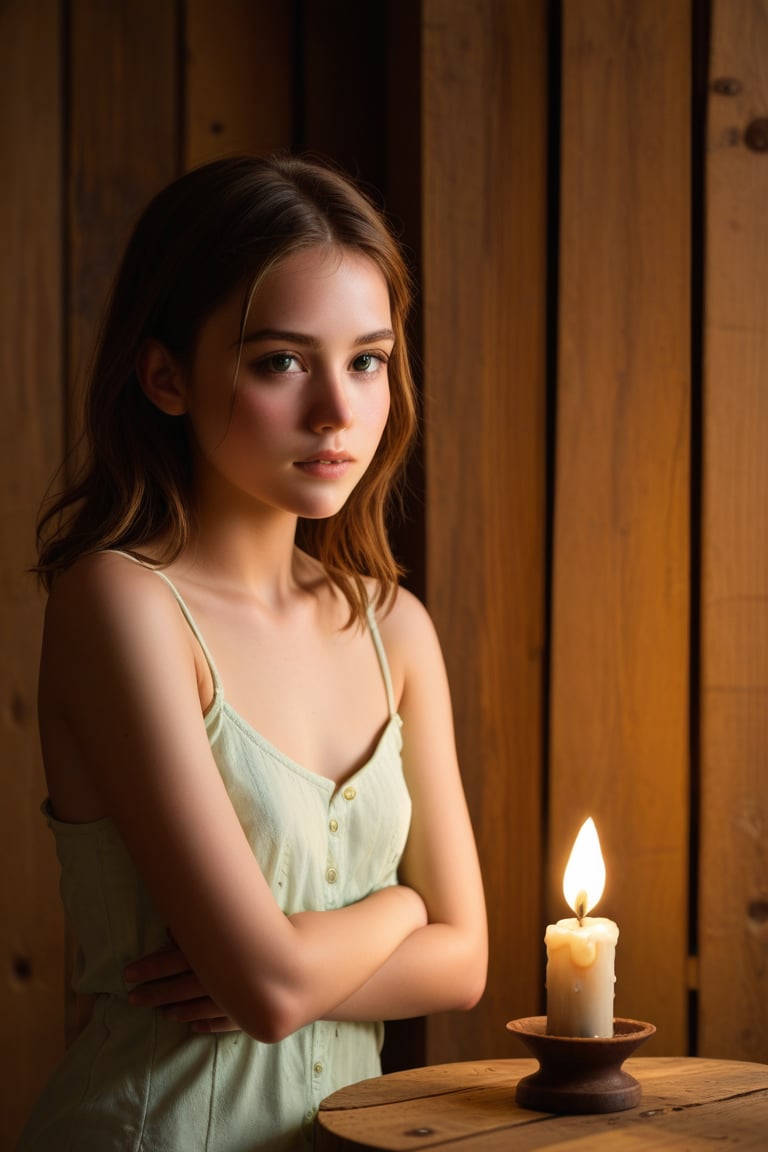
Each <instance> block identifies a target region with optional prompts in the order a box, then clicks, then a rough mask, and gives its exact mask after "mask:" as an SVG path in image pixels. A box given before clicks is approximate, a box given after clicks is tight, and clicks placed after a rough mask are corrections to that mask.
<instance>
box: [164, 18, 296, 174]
mask: <svg viewBox="0 0 768 1152" xmlns="http://www.w3.org/2000/svg"><path fill="white" fill-rule="evenodd" d="M294 9H295V5H292V4H286V3H285V0H259V3H258V4H254V3H253V0H218V2H217V3H216V4H211V3H210V0H187V3H186V5H185V45H186V57H185V62H186V71H185V84H184V91H185V97H186V122H185V133H184V166H185V167H186V168H194V167H195V166H196V165H198V164H203V163H205V162H206V161H208V160H213V159H215V158H216V157H217V156H224V155H229V154H234V153H240V152H245V153H255V154H268V153H270V152H275V151H279V150H280V149H286V148H289V147H290V146H291V143H292V140H293V103H294V101H293V93H294V88H295V71H294V68H295V64H294V60H293V51H294V36H295V29H294Z"/></svg>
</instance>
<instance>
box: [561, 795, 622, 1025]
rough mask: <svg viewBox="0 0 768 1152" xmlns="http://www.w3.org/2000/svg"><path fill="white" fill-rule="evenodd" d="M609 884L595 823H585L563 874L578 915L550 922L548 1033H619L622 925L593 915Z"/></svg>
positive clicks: (568, 898) (566, 890)
mask: <svg viewBox="0 0 768 1152" xmlns="http://www.w3.org/2000/svg"><path fill="white" fill-rule="evenodd" d="M604 887H605V864H604V863H603V856H602V853H601V851H600V841H599V839H598V835H597V829H596V828H595V823H594V821H593V819H592V817H591V816H590V818H589V819H588V820H586V821H585V822H584V824H583V825H582V827H581V829H580V831H579V834H578V836H577V837H576V840H575V842H574V845H573V849H572V850H571V855H570V858H569V860H568V864H567V867H566V869H565V875H564V877H563V892H564V894H565V899H566V901H567V902H568V904H569V905H570V906H571V908H573V910H574V912H575V913H576V916H575V917H574V918H572V919H569V920H558V921H557V923H556V924H549V925H548V926H547V931H546V934H545V936H544V942H545V944H546V946H547V1033H548V1034H549V1035H550V1036H613V994H614V984H615V982H616V977H615V976H614V971H613V962H614V956H615V952H616V941H617V940H618V938H619V929H618V928H617V926H616V925H615V924H614V922H613V920H606V919H604V918H602V917H591V916H588V915H587V913H588V912H589V911H590V910H591V909H592V908H594V906H595V904H597V902H598V900H599V899H600V897H601V896H602V894H603V888H604Z"/></svg>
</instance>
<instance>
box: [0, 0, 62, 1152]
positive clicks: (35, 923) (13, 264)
mask: <svg viewBox="0 0 768 1152" xmlns="http://www.w3.org/2000/svg"><path fill="white" fill-rule="evenodd" d="M59 35H60V17H59V11H58V5H57V3H56V2H55V0H11V2H10V3H6V4H3V5H1V6H0V221H2V223H1V224H0V477H2V491H3V499H2V509H1V511H0V745H1V746H2V753H0V772H1V773H2V803H1V804H0V824H1V827H0V876H2V881H1V882H0V884H1V886H0V956H1V957H2V975H1V976H0V1020H2V1026H3V1036H4V1043H3V1055H2V1057H0V1144H3V1142H4V1141H5V1140H6V1139H8V1140H11V1139H12V1137H13V1136H14V1134H15V1132H16V1130H17V1128H18V1126H19V1124H20V1122H21V1118H22V1116H23V1115H24V1112H25V1111H26V1108H27V1106H28V1103H29V1099H30V1084H37V1083H39V1081H40V1078H41V1077H42V1076H44V1075H46V1074H47V1072H48V1071H49V1070H50V1069H51V1068H52V1067H53V1065H54V1063H55V1061H56V1059H57V1057H58V1055H59V1053H60V1051H61V1049H62V1041H63V1019H64V946H63V923H62V914H61V911H60V909H59V905H58V898H57V882H58V879H57V878H58V866H57V864H56V859H55V854H54V851H53V844H52V842H51V838H50V835H49V833H48V831H47V829H46V827H45V825H44V823H43V820H42V817H41V815H40V812H39V806H40V801H41V800H42V797H43V789H42V772H41V767H40V761H39V754H38V741H37V723H36V708H35V692H36V682H37V654H38V651H39V645H40V631H41V624H42V604H43V601H42V597H40V596H39V595H38V594H37V591H36V589H35V587H34V581H33V580H32V579H31V578H30V577H29V576H28V575H27V574H26V571H25V569H26V568H27V567H28V566H29V565H30V564H31V563H33V562H34V559H35V551H34V521H35V515H36V511H37V506H38V504H39V502H40V500H41V498H42V495H43V492H44V490H45V487H46V484H47V483H48V480H49V479H50V472H51V467H52V464H53V461H55V460H56V459H57V458H58V457H59V456H60V452H61V445H62V443H63V403H62V346H63V334H62V326H61V319H60V311H59V301H60V294H61V275H62V264H61V252H60V244H59V237H60V230H61V203H62V188H61V141H60V134H59V123H58V97H59V84H60V81H61V70H60V69H61V62H60V58H59ZM52 1038H53V1039H52ZM6 1134H7V1136H6ZM4 1146H7V1147H8V1148H10V1147H11V1144H10V1143H9V1144H8V1145H4Z"/></svg>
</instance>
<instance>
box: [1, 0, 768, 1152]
mask: <svg viewBox="0 0 768 1152" xmlns="http://www.w3.org/2000/svg"><path fill="white" fill-rule="evenodd" d="M692 6H694V7H695V9H696V11H697V12H701V13H704V14H705V15H706V13H707V11H708V7H709V6H708V5H707V4H703V3H701V2H700V0H643V3H642V4H638V3H635V2H634V0H568V2H567V3H565V4H562V5H561V4H560V3H559V2H558V0H538V2H537V3H534V4H531V3H530V2H529V0H421V3H414V2H412V0H370V3H366V4H363V5H361V4H357V3H353V2H352V0H302V2H300V3H296V4H292V5H287V4H285V3H283V0H260V3H259V5H253V4H252V3H250V2H247V0H217V3H216V4H214V3H213V2H212V0H185V2H177V0H114V2H112V3H109V4H104V3H101V2H100V0H68V2H66V3H65V2H64V0H6V3H4V4H0V169H1V171H2V180H0V221H2V224H1V225H0V240H1V242H2V249H1V250H0V255H1V256H2V259H0V300H1V301H2V305H3V306H2V308H0V365H1V366H2V372H1V374H0V404H2V420H0V439H1V440H2V443H1V444H0V449H1V450H0V475H2V479H3V485H4V501H3V511H2V516H0V586H2V589H3V597H2V598H0V627H2V645H0V724H2V733H3V738H4V739H3V761H2V772H3V783H4V795H5V797H6V802H5V803H4V804H3V806H2V807H0V822H2V825H1V827H0V846H1V847H0V851H2V852H3V858H2V861H0V865H1V866H2V874H3V877H4V884H3V896H2V905H0V934H1V935H0V947H1V948H2V959H3V964H4V970H3V975H2V978H1V979H0V1018H2V1019H3V1022H4V1026H5V1039H6V1044H5V1045H4V1048H3V1055H2V1057H0V1093H2V1097H1V1101H0V1115H1V1116H2V1124H0V1150H1V1152H5V1150H6V1149H10V1148H12V1147H13V1146H14V1142H15V1134H16V1132H17V1131H18V1127H19V1126H20V1124H21V1121H22V1118H23V1116H24V1115H25V1113H26V1112H27V1110H28V1108H29V1105H30V1103H31V1100H32V1099H33V1098H34V1096H35V1095H36V1093H37V1091H38V1088H39V1086H40V1083H41V1082H42V1080H43V1079H44V1077H45V1075H46V1074H47V1071H48V1069H49V1067H50V1066H51V1064H52V1063H53V1062H54V1061H55V1059H56V1058H57V1057H58V1055H59V1053H60V1052H61V1051H62V1048H63V1044H64V1032H65V1007H64V971H63V969H64V959H63V957H64V939H63V935H64V933H63V926H62V919H61V914H60V911H59V906H58V896H57V892H56V865H55V860H54V855H53V846H52V844H51V843H50V838H49V836H48V834H47V832H46V830H45V829H44V827H41V820H40V817H39V813H38V811H37V807H38V804H39V800H40V798H41V797H42V793H43V785H42V777H41V772H40V764H39V759H38V752H37V741H36V734H35V725H34V693H35V676H36V657H37V647H38V640H39V629H40V615H41V603H40V599H39V597H38V595H37V593H36V591H35V589H34V585H33V582H32V581H31V580H29V579H28V578H27V577H25V576H24V573H23V569H24V567H25V565H27V564H28V563H29V562H30V561H31V559H32V556H33V540H32V527H33V521H34V515H35V510H36V506H37V503H38V500H39V498H40V496H41V495H42V491H43V488H44V486H45V483H46V481H47V479H48V477H49V474H50V471H51V469H52V467H53V465H54V464H55V462H56V459H57V457H58V454H59V447H60V445H61V443H62V442H63V440H64V438H65V437H67V438H68V439H69V440H72V438H73V437H74V436H75V435H76V431H77V427H78V416H77V413H78V404H79V396H80V392H81V386H82V379H83V371H84V367H85V362H86V358H87V355H88V350H89V348H90V344H91V340H92V336H93V333H94V330H95V326H96V323H97V317H98V312H99V309H100V302H101V297H102V295H103V292H104V290H105V288H106V286H107V283H108V280H109V277H110V275H111V272H112V267H113V263H114V258H115V255H116V253H117V251H118V250H119V248H120V246H121V244H122V241H123V239H124V237H125V234H126V232H127V230H128V228H129V226H130V224H131V223H132V220H133V218H134V216H135V214H136V212H137V210H138V208H139V206H140V205H141V204H142V203H143V202H144V201H145V199H146V198H147V197H148V196H149V195H150V194H151V193H152V192H153V191H154V190H155V189H156V188H158V187H159V186H160V185H162V184H163V183H165V182H166V181H167V180H168V179H169V178H170V177H171V176H173V175H174V173H176V172H178V171H181V170H182V169H184V168H186V167H189V166H191V165H193V164H196V163H198V162H200V161H202V160H205V159H208V158H211V157H213V156H216V155H221V154H223V153H226V152H231V151H239V150H243V149H247V150H255V151H262V150H264V151H266V150H270V151H271V150H273V149H275V148H298V149H302V150H303V149H308V150H311V151H315V152H318V153H321V154H325V155H328V156H330V157H331V158H332V159H334V160H335V161H336V162H338V163H339V164H340V165H342V166H343V167H345V168H347V169H348V170H350V171H352V172H354V173H356V174H358V175H359V176H360V177H361V178H362V179H363V180H364V181H365V182H367V183H369V184H370V185H372V186H374V187H376V188H377V189H378V190H379V191H378V193H377V194H380V195H381V198H382V199H383V200H384V202H386V204H387V206H388V207H389V209H390V210H391V211H392V212H393V213H394V216H395V217H396V219H397V220H398V221H399V222H400V223H399V226H400V229H401V232H402V234H403V238H404V240H405V242H406V245H407V246H408V247H409V249H410V250H411V252H412V254H413V260H414V265H415V267H416V268H417V271H418V272H419V279H420V283H421V285H422V290H421V296H420V301H419V304H420V309H419V312H418V314H417V318H416V323H415V325H414V335H415V337H416V340H417V345H418V346H419V347H421V348H422V351H423V364H421V365H420V370H423V374H424V378H425V417H426V419H425V433H424V446H423V447H424V454H423V461H422V459H421V456H419V457H417V460H416V466H415V468H414V471H413V486H414V488H415V493H414V496H413V499H412V501H411V513H412V515H411V524H410V527H409V529H408V531H407V532H404V533H403V534H402V537H401V539H400V548H401V552H402V553H403V554H404V557H405V559H406V562H407V563H408V564H409V565H410V567H411V573H410V576H409V581H410V583H411V586H412V587H414V589H415V590H416V591H417V592H419V594H421V595H424V596H426V598H427V599H428V602H429V604H430V607H431V609H432V612H433V614H434V616H435V619H436V622H437V625H438V628H439V631H440V634H441V637H442V640H443V644H444V648H445V652H446V658H447V662H448V667H449V672H450V676H451V680H452V684H453V692H454V703H455V713H456V723H457V735H458V741H459V747H460V752H461V756H462V761H463V765H464V773H465V778H466V783H467V791H468V795H469V801H470V806H471V808H472V813H473V817H474V820H475V824H476V827H477V832H478V839H479V842H480V850H481V855H482V860H483V867H484V872H485V878H486V886H487V892H488V903H489V913H490V921H491V941H492V955H491V969H490V979H489V985H488V992H487V994H486V996H485V997H484V999H483V1001H482V1002H481V1004H480V1005H479V1006H478V1007H477V1008H476V1009H474V1010H473V1012H471V1013H469V1014H466V1015H461V1016H446V1017H440V1018H434V1019H431V1020H429V1021H428V1022H426V1025H425V1026H423V1025H422V1023H421V1022H413V1023H412V1024H410V1025H406V1026H403V1027H402V1028H401V1029H390V1030H389V1034H390V1037H393V1036H394V1037H395V1045H394V1048H392V1049H391V1050H392V1053H393V1054H392V1057H391V1061H390V1065H389V1066H391V1067H396V1066H398V1065H400V1066H406V1065H407V1064H409V1063H411V1064H414V1063H420V1062H422V1061H423V1060H425V1059H426V1060H429V1061H443V1060H451V1059H471V1058H481V1057H492V1056H504V1055H518V1054H521V1053H520V1052H519V1051H518V1050H517V1049H516V1048H515V1046H514V1042H513V1041H511V1040H510V1038H509V1037H508V1036H507V1034H506V1033H505V1030H504V1024H505V1022H506V1020H508V1019H510V1018H512V1017H514V1016H520V1015H528V1014H531V1013H536V1012H539V1011H542V1010H543V1007H544V986H543V978H544V948H543V940H542V937H543V931H544V926H545V924H546V922H547V920H549V919H553V918H555V917H559V916H560V915H562V914H564V912H565V909H564V906H563V903H562V900H561V897H560V893H559V882H560V878H561V874H562V867H563V864H564V860H565V857H566V855H567V853H568V850H569V848H570V844H571V841H572V839H573V836H574V834H575V832H576V830H577V828H578V825H579V823H580V822H581V819H582V817H583V816H584V815H585V814H586V813H587V811H589V812H591V813H592V814H593V815H594V816H595V818H596V819H597V822H598V827H599V829H600V833H601V836H602V840H603V847H604V851H605V855H606V858H607V864H608V876H609V881H608V889H607V892H606V895H605V898H604V901H603V902H602V904H601V905H600V906H599V908H598V911H599V912H601V913H604V914H606V915H611V916H613V917H614V918H615V919H616V920H617V921H618V923H619V926H620V929H621V939H620V944H619V950H618V956H617V973H618V985H617V1010H618V1011H619V1012H620V1013H621V1014H624V1015H633V1016H640V1017H643V1018H645V1019H650V1020H653V1021H654V1023H656V1024H657V1026H658V1028H659V1035H658V1038H657V1040H656V1041H655V1045H656V1051H657V1052H659V1053H664V1052H667V1053H682V1052H685V1051H686V1050H687V1048H688V1047H689V1044H690V1043H691V1039H690V1037H693V1042H694V1043H695V1036H696V1029H695V1027H693V1028H692V1029H691V1028H690V1027H689V1025H696V1023H697V1020H698V1023H699V1031H700V1044H699V1050H700V1051H701V1053H702V1054H707V1055H719V1056H726V1055H730V1056H734V1057H741V1058H744V1059H762V1060H768V1049H767V1048H766V1036H768V1021H767V1020H766V1011H767V1010H768V1009H767V1008H766V1005H767V1004H768V992H767V991H766V984H767V982H768V963H767V962H766V951H767V949H768V939H767V937H766V924H768V917H767V915H766V906H767V905H768V879H767V871H768V869H767V868H766V855H765V853H766V847H765V845H766V820H767V819H768V818H767V817H766V808H767V807H768V795H766V779H768V776H767V775H766V771H765V765H764V760H765V756H766V751H765V749H766V747H767V746H768V740H767V739H766V736H767V735H768V734H767V733H766V730H765V724H766V721H765V716H764V713H765V707H764V706H763V705H764V703H765V701H764V694H765V690H766V684H768V668H767V667H766V660H767V659H768V656H767V653H768V636H767V635H766V629H768V617H766V615H765V594H766V578H767V572H766V567H767V565H768V555H767V554H766V546H765V538H764V536H765V534H764V532H763V530H762V524H763V520H764V516H763V505H764V502H765V495H766V488H767V487H768V476H767V475H766V467H768V464H766V454H765V452H764V449H763V445H764V443H765V442H766V433H767V432H768V428H766V408H765V401H764V397H763V391H764V389H762V388H761V384H762V376H763V366H764V364H765V361H766V356H768V347H767V344H768V335H767V333H766V327H767V323H768V317H767V316H766V304H765V301H766V300H767V299H768V286H767V285H766V277H767V276H768V273H766V268H768V259H766V257H768V252H766V245H767V244H768V235H767V233H766V225H765V218H764V204H765V201H766V185H765V181H766V179H768V177H766V172H768V167H766V165H768V159H766V157H765V156H764V155H763V154H761V153H760V152H757V151H754V150H751V149H750V148H748V147H747V146H746V145H745V129H746V126H747V124H749V123H750V122H751V121H752V120H754V119H756V118H760V117H764V116H766V115H768V91H767V90H766V69H765V64H764V61H765V60H766V59H768V43H767V40H766V25H768V15H767V14H766V0H712V3H711V8H712V28H711V40H712V60H711V79H712V80H713V81H714V80H716V79H717V78H718V77H720V76H723V75H725V76H730V77H734V78H736V79H737V80H738V82H739V85H740V87H739V88H738V90H737V91H736V93H735V94H734V95H730V96H728V95H723V94H721V93H720V92H719V91H718V92H715V91H714V89H713V90H712V95H711V97H710V101H709V119H710V125H709V141H710V146H709V152H708V154H707V163H706V180H707V185H706V189H703V190H702V187H701V183H700V181H701V179H702V175H703V173H701V172H699V171H696V170H692V167H691V157H692V132H691V105H690V99H691V87H692V67H693V57H694V53H693V46H692V42H691V15H692V13H691V8H692ZM351 93H354V99H353V98H352V97H351V95H350V94H351ZM702 127H703V125H702V124H700V123H699V121H698V120H697V121H695V122H694V124H693V132H694V135H695V133H696V132H697V131H699V130H701V128H702ZM692 192H696V193H697V194H699V193H700V194H701V196H700V202H703V203H706V206H707V219H706V248H705V251H706V260H707V265H706V272H707V276H706V287H707V291H706V298H705V311H704V318H703V319H704V328H703V344H700V345H697V346H696V347H697V349H701V351H702V353H703V359H704V362H705V379H704V383H705V393H704V403H703V406H702V407H701V409H700V410H701V412H702V413H703V429H704V439H703V449H702V451H701V452H700V451H699V445H698V442H697V441H696V440H695V439H694V437H695V436H696V435H697V434H698V426H697V422H696V420H693V421H692V420H691V410H692V406H691V398H692V396H694V397H698V393H697V392H696V388H697V387H698V382H697V380H695V379H692V376H691V360H692V358H691V345H690V341H691V333H692V332H693V334H694V339H699V338H700V336H701V333H699V330H698V327H697V325H698V322H699V318H697V317H696V316H692V313H691V298H692V292H691V288H692V286H691V283H690V267H691V257H692V255H696V253H697V252H699V253H700V252H701V249H699V248H696V249H694V250H692V248H691V235H692V224H693V225H695V223H696V220H695V214H694V216H693V217H692V215H691V204H692ZM695 200H696V197H695V196H694V197H693V201H694V202H695ZM699 239H700V238H697V237H696V234H695V233H694V241H695V243H696V244H698V243H699ZM693 266H694V267H696V266H697V265H696V260H694V262H693ZM695 295H696V294H695V293H694V296H695ZM422 320H423V342H422V341H421V339H420V324H421V321H422ZM699 358H700V357H699ZM693 359H694V360H695V359H696V357H694V358H693ZM697 403H698V399H697ZM693 410H694V411H696V410H697V404H694V405H693ZM692 461H693V466H692ZM422 464H423V472H424V475H423V476H422V472H421V467H422ZM700 470H701V471H702V473H703V490H702V492H701V500H699V488H698V487H697V486H698V484H699V481H700V479H701V477H700V476H699V471H700ZM423 485H425V488H426V491H425V494H421V488H422V486H423ZM699 506H701V508H702V511H703V521H702V528H701V540H702V550H701V558H700V557H699V555H698V552H697V549H696V546H695V543H694V546H692V545H691V540H693V541H694V542H695V541H696V539H697V533H696V531H694V532H693V533H691V532H690V528H691V523H690V517H689V513H690V509H691V508H693V510H694V511H696V509H697V508H698V507H699ZM693 527H694V529H695V528H696V527H697V526H696V525H695V524H694V525H693ZM700 559H701V573H700V570H699V561H700ZM700 575H701V584H700V585H699V579H700ZM699 590H700V595H699ZM699 600H700V602H701V622H700V624H701V633H700V649H701V655H702V660H701V669H700V670H699V669H698V667H697V666H696V662H695V661H694V663H693V666H692V670H693V677H692V678H690V680H689V654H690V653H691V652H693V653H694V655H695V653H696V652H697V651H698V648H699V645H698V636H699V633H698V631H694V633H692V634H691V633H690V632H689V626H690V619H689V617H690V605H691V604H694V605H696V604H697V603H698V602H699ZM694 626H695V629H698V627H699V621H698V619H695V620H694ZM692 641H696V642H695V643H692ZM691 715H693V716H694V717H696V718H697V720H698V722H699V727H698V729H697V730H696V731H694V732H689V722H690V716H691ZM698 733H700V739H699V738H698ZM691 737H692V738H691ZM699 746H700V748H701V757H700V764H699V760H698V758H697V756H696V755H695V753H696V750H697V748H698V747H699ZM692 750H693V753H694V754H693V755H692ZM699 768H700V774H701V825H700V827H699V825H698V823H697V820H698V805H697V803H696V801H697V797H698V792H697V788H696V784H697V781H698V774H699ZM689 784H691V785H692V787H691V788H690V790H689ZM691 798H692V800H691ZM692 801H693V802H692ZM689 843H690V844H693V845H694V847H695V846H696V845H699V848H700V861H699V858H698V857H695V858H694V859H693V860H691V859H690V853H689ZM699 863H700V864H701V871H700V874H699V875H697V867H698V864H699ZM9 878H12V881H13V882H12V883H8V879H9ZM697 882H698V884H699V887H700V890H697V889H696V884H697ZM697 910H698V915H699V919H698V921H697V922H693V923H692V924H690V925H689V924H688V919H689V915H690V914H691V912H694V913H695V912H696V911H697ZM689 928H690V931H689ZM697 936H698V941H699V944H700V980H699V990H698V1001H699V1004H698V1017H697V1015H696V1010H695V1001H693V1000H690V1001H689V987H688V984H689V974H690V973H691V972H694V971H695V964H691V963H687V959H688V951H689V949H688V944H689V937H690V942H692V943H694V944H695V943H696V938H697ZM689 1003H692V1004H693V1005H694V1014H693V1015H692V1016H691V1018H690V1019H688V1005H689ZM68 1016H69V1027H70V1030H72V1029H74V1028H76V1026H77V1023H78V1019H79V1014H78V1005H76V1004H74V1003H70V1004H69V1005H68ZM689 1034H690V1035H689ZM390 1043H391V1041H390Z"/></svg>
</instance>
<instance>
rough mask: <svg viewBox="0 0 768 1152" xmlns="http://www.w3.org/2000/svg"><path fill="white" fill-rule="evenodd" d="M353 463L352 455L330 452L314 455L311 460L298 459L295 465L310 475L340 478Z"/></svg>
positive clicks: (323, 477)
mask: <svg viewBox="0 0 768 1152" xmlns="http://www.w3.org/2000/svg"><path fill="white" fill-rule="evenodd" d="M351 465H352V459H351V457H349V456H343V455H334V454H333V453H329V454H328V455H322V456H320V455H318V456H313V457H312V458H311V459H309V460H297V461H296V464H295V467H296V468H298V469H299V471H301V472H306V473H307V474H308V475H309V476H317V477H320V478H322V479H338V478H339V477H340V476H344V475H345V474H346V472H347V471H348V469H349V468H350V466H351Z"/></svg>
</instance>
